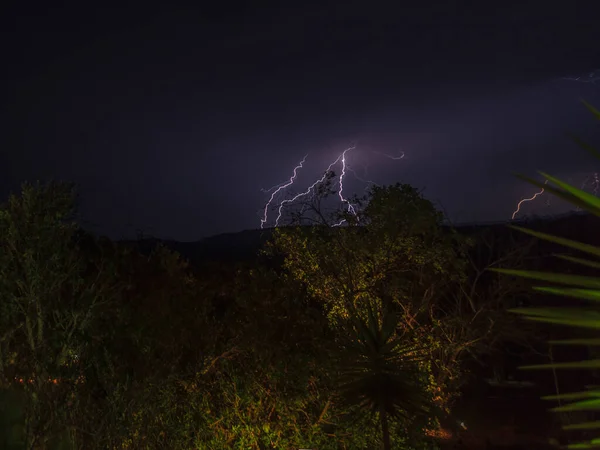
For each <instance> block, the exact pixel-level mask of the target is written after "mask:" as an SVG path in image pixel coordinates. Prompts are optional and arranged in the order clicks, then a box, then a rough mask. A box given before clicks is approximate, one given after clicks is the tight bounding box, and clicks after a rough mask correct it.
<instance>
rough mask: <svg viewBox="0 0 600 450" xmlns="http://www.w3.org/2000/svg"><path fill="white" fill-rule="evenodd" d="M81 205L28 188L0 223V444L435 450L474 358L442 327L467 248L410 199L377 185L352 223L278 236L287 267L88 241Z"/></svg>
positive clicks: (51, 190)
mask: <svg viewBox="0 0 600 450" xmlns="http://www.w3.org/2000/svg"><path fill="white" fill-rule="evenodd" d="M74 199H75V197H74V191H73V188H72V186H70V185H65V184H50V185H37V186H30V185H25V186H24V187H23V191H22V194H21V196H11V198H10V199H9V202H8V203H7V205H5V206H4V207H3V208H2V209H0V246H1V250H2V253H1V254H0V299H1V301H0V309H1V311H0V312H1V313H2V314H1V315H0V382H1V386H0V387H1V388H2V392H0V402H4V403H2V404H6V405H7V407H6V408H3V410H7V411H11V414H4V417H3V420H4V424H5V427H4V428H5V429H8V428H11V431H10V433H9V432H6V433H3V434H2V439H4V442H0V444H1V445H3V446H4V447H6V448H10V446H13V448H15V449H17V448H19V449H20V448H28V449H33V448H35V449H38V448H39V449H42V448H44V449H47V450H52V449H57V450H58V449H59V448H70V449H71V448H72V449H107V448H108V449H153V448H172V449H175V450H177V449H181V450H183V449H193V448H208V449H211V448H214V449H222V448H244V449H246V448H252V449H267V448H318V449H319V450H323V449H339V448H376V447H378V446H380V444H381V440H382V436H383V438H384V441H385V442H386V443H389V445H391V444H392V441H393V444H394V445H395V446H396V447H395V448H412V449H421V448H427V446H429V445H430V444H431V442H430V441H429V440H428V439H427V438H426V437H425V431H426V430H427V429H431V428H434V427H435V426H436V425H437V424H436V416H437V411H439V410H443V409H445V408H447V407H448V405H449V401H450V399H451V398H452V395H453V393H454V391H453V388H451V387H450V382H451V381H452V380H454V379H456V378H458V377H459V376H460V357H459V355H460V352H461V351H462V349H463V348H465V347H467V346H469V345H471V344H470V343H469V342H468V341H467V340H465V339H463V336H462V335H461V334H460V333H459V332H456V330H457V329H458V327H459V320H458V319H457V317H455V316H452V314H449V313H442V309H443V308H442V306H443V303H444V302H443V301H442V299H447V298H448V293H449V292H450V291H451V290H452V289H454V288H455V287H456V284H457V283H464V282H466V279H467V278H466V275H465V270H466V268H465V265H466V261H465V259H464V252H463V250H464V248H463V243H462V242H461V241H460V239H457V236H456V234H455V233H448V232H447V231H446V230H443V229H442V228H441V215H440V214H439V213H438V212H437V211H436V210H435V208H434V207H433V205H432V204H431V203H430V202H428V201H427V200H425V199H423V198H422V196H421V195H420V193H418V192H417V191H416V190H414V189H413V188H411V187H410V186H407V185H396V186H391V187H387V188H375V189H373V191H372V192H371V193H370V195H369V196H368V197H367V198H366V199H365V201H364V203H363V205H364V208H361V209H360V214H359V222H352V220H349V226H347V227H338V228H330V227H325V226H315V227H311V228H310V229H302V228H286V229H280V230H278V232H277V233H276V238H275V240H274V242H273V245H272V246H271V248H270V251H269V252H267V255H263V256H269V255H270V256H271V257H272V256H277V257H278V258H280V259H281V260H283V266H282V267H280V266H278V265H277V264H276V261H275V259H270V260H269V259H267V260H266V261H263V262H262V263H253V264H249V265H241V264H237V265H225V264H221V265H217V264H213V265H207V266H204V267H198V268H193V267H190V266H189V265H188V264H187V262H186V261H184V260H183V259H182V258H181V257H180V256H179V255H178V254H177V253H176V252H173V251H171V250H169V249H167V248H166V247H164V246H160V245H159V246H157V247H156V248H154V249H153V250H152V251H151V252H150V253H141V252H140V251H139V250H138V249H137V248H136V246H131V245H124V244H116V243H112V242H110V241H108V240H106V239H95V238H93V237H91V236H87V235H85V233H82V232H81V230H79V229H78V228H77V226H76V224H75V223H74V222H73V220H72V217H73V212H74V208H73V206H74ZM348 219H351V218H348ZM444 301H445V300H444ZM460 326H464V324H460ZM448 336H452V339H453V341H452V345H449V342H450V341H449V338H448ZM384 394H385V395H384ZM388 419H389V420H388ZM1 445H0V446H1ZM386 445H387V444H386ZM388 448H389V447H388Z"/></svg>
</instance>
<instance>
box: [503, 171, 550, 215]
mask: <svg viewBox="0 0 600 450" xmlns="http://www.w3.org/2000/svg"><path fill="white" fill-rule="evenodd" d="M544 184H548V180H546V181H545V182H544ZM544 191H545V189H543V188H542V190H541V191H540V192H536V193H535V194H534V195H533V196H532V197H529V198H524V199H522V200H521V201H520V202H519V203H518V204H517V209H516V210H515V211H514V212H513V214H512V218H511V219H512V220H515V217H516V215H517V214H518V213H519V211H520V209H521V205H522V204H523V203H525V202H531V201H533V200H535V199H536V198H538V197H539V196H540V195H542V194H543V193H544Z"/></svg>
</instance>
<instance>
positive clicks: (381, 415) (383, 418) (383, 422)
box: [379, 408, 392, 450]
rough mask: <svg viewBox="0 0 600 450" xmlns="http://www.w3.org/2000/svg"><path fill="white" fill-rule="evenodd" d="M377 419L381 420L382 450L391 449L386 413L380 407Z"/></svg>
mask: <svg viewBox="0 0 600 450" xmlns="http://www.w3.org/2000/svg"><path fill="white" fill-rule="evenodd" d="M379 419H380V420H381V435H382V438H383V450H392V443H391V441H390V429H389V426H388V419H387V413H386V412H385V410H384V409H383V408H382V409H381V410H380V412H379Z"/></svg>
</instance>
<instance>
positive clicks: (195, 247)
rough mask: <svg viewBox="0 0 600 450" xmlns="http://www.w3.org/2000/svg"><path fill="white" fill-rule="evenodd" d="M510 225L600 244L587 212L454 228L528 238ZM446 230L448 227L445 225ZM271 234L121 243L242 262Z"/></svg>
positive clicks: (596, 223)
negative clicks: (191, 240) (181, 240)
mask: <svg viewBox="0 0 600 450" xmlns="http://www.w3.org/2000/svg"><path fill="white" fill-rule="evenodd" d="M510 224H512V225H518V226H523V227H526V228H529V229H532V230H536V231H541V232H544V233H550V234H556V235H559V236H561V237H565V238H569V239H574V240H580V241H583V242H586V243H589V244H594V245H600V233H598V230H600V220H599V219H598V218H597V217H595V216H593V215H590V214H586V213H568V214H564V215H560V216H552V217H537V218H532V219H526V220H520V221H509V222H492V223H471V224H459V225H454V228H455V229H456V231H458V232H459V233H460V234H463V235H477V234H478V233H481V232H491V233H492V234H493V235H495V236H496V237H498V238H501V237H506V236H509V235H511V234H512V235H521V237H520V238H519V239H528V238H527V237H526V236H524V235H522V234H521V233H516V232H515V231H512V230H511V229H509V228H508V227H507V225H510ZM448 228H450V227H449V226H448ZM272 233H273V229H264V230H246V231H241V232H239V233H227V234H219V235H216V236H212V237H208V238H205V239H202V240H199V241H195V242H180V241H173V240H161V239H157V238H153V237H149V238H143V239H139V240H137V241H123V242H122V243H124V244H132V245H135V246H136V247H137V248H138V249H139V250H140V251H141V252H143V253H148V252H150V251H151V250H152V249H153V248H155V247H156V245H158V244H163V245H165V246H167V247H168V248H170V249H172V250H174V251H177V252H178V253H180V254H181V255H182V256H183V257H184V258H186V259H187V260H189V261H190V263H191V264H192V265H197V264H202V263H205V262H210V261H214V262H236V261H237V262H243V261H250V260H253V259H255V258H256V257H257V255H258V253H259V250H260V248H261V247H262V246H263V245H264V244H265V243H266V242H267V241H268V240H269V238H270V237H271V236H272ZM549 246H550V247H552V248H550V247H549ZM549 246H548V245H544V246H543V247H544V248H543V249H540V252H541V253H543V254H547V252H551V251H556V250H557V249H556V248H555V247H554V246H553V244H549Z"/></svg>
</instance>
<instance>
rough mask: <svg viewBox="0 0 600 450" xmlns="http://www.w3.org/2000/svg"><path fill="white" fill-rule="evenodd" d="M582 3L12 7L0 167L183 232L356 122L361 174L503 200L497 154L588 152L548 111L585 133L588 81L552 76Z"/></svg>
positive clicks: (477, 214)
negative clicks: (56, 181)
mask: <svg viewBox="0 0 600 450" xmlns="http://www.w3.org/2000/svg"><path fill="white" fill-rule="evenodd" d="M588 5H593V4H592V3H589V4H588V3H583V2H580V3H578V4H577V5H572V6H569V7H566V6H564V5H553V4H548V2H544V3H542V2H519V3H517V2H515V3H514V4H511V3H510V2H509V3H508V4H507V3H503V4H502V5H501V6H500V5H498V7H494V6H491V5H490V4H488V3H485V4H484V3H478V2H462V3H460V2H458V3H457V2H440V3H439V4H438V5H437V6H432V5H428V4H423V5H422V6H419V7H416V6H415V7H400V6H395V7H392V6H389V5H388V6H386V7H381V6H369V7H368V8H366V7H365V6H364V2H360V3H359V2H347V3H345V4H344V5H343V6H340V5H335V7H334V6H332V5H331V4H327V3H323V2H320V3H318V4H316V6H307V5H306V4H302V5H300V4H299V5H296V6H293V7H292V6H288V5H285V6H281V5H279V6H277V7H271V8H266V7H265V8H262V9H259V8H255V7H250V6H248V5H246V6H245V7H244V8H234V7H223V8H220V9H219V7H218V6H215V7H214V8H213V9H212V10H201V9H198V10H193V11H192V10H178V9H177V8H175V7H171V8H168V9H163V10H152V9H150V8H148V9H145V10H131V11H127V10H126V9H123V8H122V9H120V10H119V11H116V10H115V11H110V10H107V9H104V8H98V9H97V11H92V12H84V11H83V10H81V11H78V10H77V9H65V10H62V11H61V10H56V9H55V10H48V11H37V12H36V13H35V14H32V13H30V12H27V11H13V12H12V13H10V14H8V13H7V14H5V15H4V17H9V16H10V17H11V19H10V21H9V23H8V24H7V26H6V27H4V28H3V30H4V31H3V33H4V37H5V39H4V42H5V44H4V45H5V47H6V52H5V53H4V54H5V62H6V67H7V69H6V72H5V75H6V82H5V84H4V86H5V87H6V94H7V95H6V96H5V98H6V99H7V101H6V102H5V105H6V107H5V108H4V111H3V115H4V116H5V118H4V124H5V132H4V134H3V137H4V139H5V142H4V145H3V148H4V149H5V150H4V153H3V155H2V157H3V159H2V162H3V163H4V165H3V167H4V168H6V170H5V171H4V172H3V177H2V182H1V184H2V186H1V187H2V189H3V191H4V192H7V191H8V189H15V187H17V186H18V183H19V182H20V181H21V180H23V179H35V178H48V177H54V178H63V179H70V180H74V181H76V182H78V183H80V184H81V189H82V197H83V200H84V201H83V204H82V209H83V212H84V213H85V215H86V216H87V217H88V218H89V220H90V222H92V223H95V224H97V229H99V230H101V231H103V232H108V233H110V234H112V235H115V236H118V235H120V234H123V233H132V232H133V230H135V229H136V228H145V229H146V230H148V231H149V232H152V233H155V234H156V235H159V236H164V237H173V238H178V239H197V238H199V237H201V236H205V235H209V234H214V233H218V232H225V231H236V230H241V229H244V228H253V227H256V226H258V224H259V219H258V215H257V213H258V212H259V210H260V209H261V207H262V204H263V202H264V200H265V199H264V195H263V194H262V193H261V192H260V188H263V187H269V186H271V185H273V184H275V183H277V182H280V181H283V180H285V179H286V178H287V177H289V175H290V172H291V170H292V168H293V167H294V166H295V165H296V164H297V162H298V161H299V160H300V159H301V158H302V156H304V154H306V153H309V159H308V160H307V165H306V170H305V172H304V173H303V175H302V176H303V177H304V178H303V180H304V181H305V182H308V181H309V180H310V179H311V178H310V177H311V176H317V175H318V174H319V172H320V170H322V169H323V168H324V167H325V166H326V165H327V164H328V161H330V160H332V159H335V157H337V152H339V151H341V150H342V149H343V148H344V147H345V146H347V145H348V144H350V143H352V142H357V143H358V144H359V149H362V153H356V154H355V155H354V156H353V157H354V158H361V160H365V161H366V160H367V159H368V160H369V174H370V176H371V177H373V178H375V179H377V181H378V182H380V183H390V182H395V181H398V180H400V181H408V182H411V183H413V184H414V185H416V186H419V187H425V188H426V191H425V192H426V194H427V195H428V196H429V197H430V198H432V199H439V200H440V201H441V202H442V203H443V204H444V206H445V207H446V209H448V210H449V212H450V213H451V215H453V216H455V217H459V216H460V217H464V218H465V220H472V219H486V220H487V219H496V218H504V217H506V216H507V215H509V214H510V213H511V212H512V207H513V205H514V203H515V201H516V200H518V197H519V196H520V192H521V190H522V189H523V186H522V185H521V184H520V183H518V182H514V181H513V180H512V179H511V177H510V173H511V172H512V171H523V172H526V173H533V171H534V170H535V169H538V168H542V169H545V170H548V171H552V172H553V173H554V172H557V171H558V172H559V173H561V174H562V173H564V174H566V175H569V174H573V177H576V175H577V174H581V173H583V172H586V171H589V170H594V168H592V167H590V166H589V163H586V161H587V160H586V159H585V157H584V156H579V154H577V155H576V153H577V152H578V150H576V148H575V147H573V146H571V145H570V144H569V142H568V140H566V138H565V137H564V131H567V130H570V131H575V132H577V133H578V134H582V135H583V136H585V137H587V138H589V139H591V140H592V141H594V140H595V141H598V140H599V139H598V133H597V132H596V131H595V130H596V128H594V127H595V125H596V124H595V123H594V122H593V120H591V117H590V116H589V114H588V113H587V112H586V111H585V109H584V108H583V107H582V106H581V105H580V103H579V98H580V97H585V98H586V99H588V100H590V101H592V103H594V100H596V102H595V103H596V104H600V98H599V92H600V87H595V86H593V85H586V84H581V83H574V82H568V81H556V79H557V78H558V77H560V76H562V75H566V74H572V73H573V72H582V73H584V72H585V71H586V70H588V69H591V68H593V67H594V66H595V65H597V64H598V61H599V60H600V58H599V54H598V53H599V52H598V48H597V42H598V39H597V38H598V35H597V31H596V30H597V29H598V27H597V26H596V25H595V23H594V22H593V18H594V17H596V16H595V14H594V11H593V9H592V8H593V6H590V7H588ZM400 149H401V150H404V151H405V152H406V158H405V160H402V161H394V162H390V161H389V160H382V158H381V157H376V156H375V155H374V154H372V153H370V151H372V150H376V151H380V152H384V153H385V152H388V153H394V152H395V151H397V150H400ZM565 152H571V153H569V154H568V156H566V153H565ZM542 157H543V158H544V162H543V166H540V164H541V163H540V158H542ZM363 162H364V161H363ZM577 176H580V175H577ZM356 188H357V189H359V188H360V186H359V185H358V184H357V185H356ZM467 198H469V199H472V200H469V201H466V200H465V199H467Z"/></svg>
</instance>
